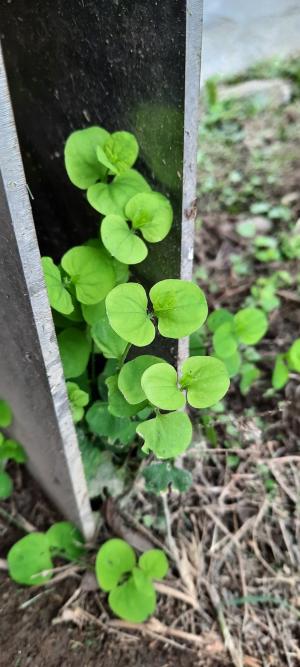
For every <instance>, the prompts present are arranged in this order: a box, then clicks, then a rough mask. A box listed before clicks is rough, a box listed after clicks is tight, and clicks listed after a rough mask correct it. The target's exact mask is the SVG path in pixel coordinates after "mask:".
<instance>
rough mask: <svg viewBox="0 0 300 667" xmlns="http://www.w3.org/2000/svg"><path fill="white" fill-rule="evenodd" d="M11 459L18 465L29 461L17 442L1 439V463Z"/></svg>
mask: <svg viewBox="0 0 300 667" xmlns="http://www.w3.org/2000/svg"><path fill="white" fill-rule="evenodd" d="M5 459H10V460H11V461H16V462H17V463H25V462H26V461H27V456H26V453H25V451H24V449H23V447H22V445H20V443H19V442H17V440H11V439H9V438H8V439H7V440H6V439H5V438H2V439H1V438H0V461H3V460H5Z"/></svg>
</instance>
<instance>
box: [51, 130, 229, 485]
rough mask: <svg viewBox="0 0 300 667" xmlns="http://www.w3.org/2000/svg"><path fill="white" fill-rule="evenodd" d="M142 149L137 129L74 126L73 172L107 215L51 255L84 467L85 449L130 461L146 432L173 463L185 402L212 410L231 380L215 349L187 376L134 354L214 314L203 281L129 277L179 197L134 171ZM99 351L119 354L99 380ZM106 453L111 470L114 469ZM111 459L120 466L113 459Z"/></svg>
mask: <svg viewBox="0 0 300 667" xmlns="http://www.w3.org/2000/svg"><path fill="white" fill-rule="evenodd" d="M138 151H139V147H138V144H137V141H136V139H135V137H134V136H133V135H132V134H131V133H129V132H114V133H112V134H110V133H108V132H107V131H106V130H104V129H103V128H99V127H92V128H87V129H84V130H78V131H76V132H73V134H71V136H70V137H69V139H68V140H67V142H66V146H65V164H66V170H67V173H68V175H69V178H70V180H71V181H72V183H73V184H74V185H75V186H77V187H79V188H81V189H83V190H86V191H87V193H86V194H87V201H88V202H89V203H90V205H91V206H92V207H93V208H94V209H95V210H96V211H98V213H100V214H101V219H100V230H99V237H98V238H95V239H90V240H87V242H86V243H85V244H84V245H81V246H76V247H74V248H70V249H69V250H68V251H67V252H66V253H65V254H64V256H63V257H62V259H61V262H60V264H59V265H58V266H56V265H55V264H54V262H53V261H52V259H51V258H49V257H44V258H43V267H44V273H45V280H46V284H47V289H48V293H49V299H50V303H51V306H52V309H53V312H54V320H55V323H56V330H57V339H58V345H59V349H60V354H61V359H62V363H63V369H64V375H65V378H66V379H67V380H68V383H67V389H68V395H69V400H70V405H71V409H72V414H73V418H74V421H75V422H78V423H80V427H81V428H82V431H83V438H85V440H83V439H82V442H84V447H83V449H84V456H83V461H84V465H85V457H86V460H87V461H89V462H90V461H91V460H92V459H93V452H92V448H94V449H95V448H97V449H98V453H99V454H101V450H103V449H108V450H109V451H110V452H112V455H113V457H115V458H114V460H115V461H116V463H118V462H119V463H120V462H122V452H125V451H126V450H128V448H129V447H136V435H139V436H140V437H142V438H143V440H144V445H143V447H142V455H145V454H147V453H148V452H153V453H154V454H155V455H156V457H157V458H159V459H165V460H171V461H172V460H173V459H174V458H175V457H176V456H177V455H178V454H181V453H183V452H184V451H185V449H186V448H187V447H188V446H189V444H190V442H191V437H192V425H191V421H190V419H189V417H188V415H187V414H186V412H183V408H184V406H185V404H186V400H187V402H188V403H189V404H190V405H191V406H193V407H198V408H204V407H207V406H209V405H213V403H215V402H216V401H218V400H219V399H221V398H222V397H223V396H224V394H225V393H226V391H227V390H228V386H229V378H228V373H227V371H226V368H225V365H224V364H223V362H221V361H220V360H216V359H214V358H212V357H204V356H200V355H198V356H194V357H192V358H191V359H189V360H187V361H186V362H185V363H184V365H183V368H182V371H181V373H180V374H179V376H178V375H177V372H176V370H175V368H173V367H172V366H171V365H170V364H167V363H166V362H165V360H164V359H163V358H158V357H153V356H152V355H148V354H141V355H140V356H136V357H135V358H134V359H132V360H130V361H128V360H127V357H128V354H129V351H130V348H131V346H133V345H134V346H135V347H136V348H144V347H145V346H147V345H149V344H150V343H152V342H153V341H154V339H155V337H156V334H157V332H159V334H160V335H161V336H162V337H165V338H171V339H172V338H173V339H178V338H181V337H183V336H188V335H190V334H193V332H195V331H196V330H198V329H199V328H200V327H201V326H202V325H203V324H204V322H205V320H206V318H207V313H208V309H207V303H206V299H205V296H204V294H203V292H202V290H201V289H200V288H199V287H198V286H197V285H195V284H194V283H192V282H189V281H185V280H178V279H172V278H169V279H166V280H161V281H159V282H157V283H156V284H155V285H153V286H152V287H151V289H150V290H149V293H147V292H146V290H145V288H144V287H143V286H142V285H140V284H139V283H137V282H133V278H132V276H131V277H130V280H129V265H134V264H137V263H139V262H142V261H143V260H144V259H145V257H146V256H147V254H148V253H149V252H151V244H152V243H158V242H159V241H161V240H162V239H164V238H165V237H166V236H167V234H168V233H169V231H170V228H171V225H172V220H173V212H172V206H171V204H170V202H169V200H168V199H167V198H166V197H165V196H164V195H162V194H161V193H159V192H153V191H152V190H151V188H150V186H149V185H148V183H147V182H146V181H145V179H144V178H143V176H142V175H141V174H139V172H138V171H136V170H135V169H134V168H133V166H134V163H135V161H136V159H137V156H138ZM128 280H129V282H128ZM100 355H102V358H103V357H104V358H105V359H107V360H108V361H107V362H106V364H105V367H104V369H103V371H102V373H100V375H99V376H98V378H97V368H98V367H99V359H101V357H100ZM88 442H89V445H87V443H88ZM137 453H138V457H139V456H140V455H141V454H140V453H139V452H137ZM101 460H102V463H101V465H100V467H101V466H102V465H104V466H105V465H106V466H107V465H108V461H105V462H104V463H103V457H101ZM109 465H110V466H111V470H112V471H113V469H114V468H113V465H114V461H113V460H110V463H109ZM90 467H91V466H90V463H88V464H86V465H85V468H86V469H90ZM171 467H172V466H171ZM169 472H170V471H169ZM175 477H176V475H175ZM177 478H178V475H177ZM93 479H94V482H95V476H94V478H93ZM173 481H174V480H173ZM94 482H93V493H94V492H95V483H94ZM168 483H169V482H168ZM107 484H108V486H109V480H107ZM181 486H182V485H181ZM102 489H103V478H102V476H101V475H100V477H99V491H100V492H102Z"/></svg>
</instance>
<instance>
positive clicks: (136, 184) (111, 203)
mask: <svg viewBox="0 0 300 667" xmlns="http://www.w3.org/2000/svg"><path fill="white" fill-rule="evenodd" d="M150 190H151V188H150V185H148V183H147V181H145V179H144V178H143V176H142V175H141V174H139V172H138V171H135V169H129V170H128V171H126V172H125V173H123V174H120V175H119V176H115V178H114V179H113V180H112V181H111V183H96V184H95V185H91V187H89V189H88V191H87V200H88V202H89V204H90V205H91V206H92V207H93V208H94V209H96V211H98V212H99V213H101V214H102V215H111V214H114V215H121V216H124V214H125V206H126V204H127V202H128V201H129V200H130V199H131V198H132V197H134V195H136V194H138V193H139V192H150Z"/></svg>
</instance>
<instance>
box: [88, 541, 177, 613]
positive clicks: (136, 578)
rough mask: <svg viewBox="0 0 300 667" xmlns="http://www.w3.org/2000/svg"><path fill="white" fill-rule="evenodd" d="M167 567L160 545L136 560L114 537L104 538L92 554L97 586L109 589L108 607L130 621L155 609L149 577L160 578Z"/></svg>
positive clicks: (123, 542)
mask: <svg viewBox="0 0 300 667" xmlns="http://www.w3.org/2000/svg"><path fill="white" fill-rule="evenodd" d="M167 571H168V561H167V558H166V556H165V554H164V552H163V551H161V550H160V549H150V550H149V551H146V552H145V553H144V554H142V556H140V558H139V560H138V563H137V560H136V555H135V552H134V550H133V549H132V547H131V546H130V545H129V544H127V542H125V541H124V540H120V539H117V538H115V539H111V540H108V541H107V542H105V544H104V545H103V546H102V547H101V548H100V549H99V551H98V554H97V558H96V577H97V580H98V583H99V586H100V588H102V590H104V591H106V592H109V598H108V602H109V606H110V608H111V609H112V611H113V612H114V613H115V614H116V615H117V616H119V617H120V618H122V619H124V620H126V621H130V622H132V623H142V622H143V621H145V620H146V619H147V618H148V616H150V615H151V614H152V613H153V612H154V611H155V607H156V594H155V589H154V586H153V583H152V579H162V578H163V577H165V575H166V574H167ZM124 577H126V580H125V581H123V580H124Z"/></svg>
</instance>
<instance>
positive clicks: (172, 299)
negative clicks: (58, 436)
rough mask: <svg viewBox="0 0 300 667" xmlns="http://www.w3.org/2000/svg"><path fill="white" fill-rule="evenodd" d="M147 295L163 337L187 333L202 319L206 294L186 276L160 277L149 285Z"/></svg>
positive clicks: (200, 323) (201, 321)
mask: <svg viewBox="0 0 300 667" xmlns="http://www.w3.org/2000/svg"><path fill="white" fill-rule="evenodd" d="M150 299H151V301H152V304H153V308H154V313H155V315H156V317H157V318H158V329H159V332H160V333H161V335H162V336H165V337H166V338H182V337H183V336H189V335H190V334H191V333H193V331H196V330H197V329H199V327H201V326H202V324H203V323H204V322H205V320H206V317H207V311H208V309H207V303H206V298H205V296H204V294H203V292H202V290H201V289H200V287H198V285H195V283H192V282H189V281H188V280H177V279H174V280H172V279H168V280H161V281H160V282H159V283H156V285H154V286H153V287H152V288H151V290H150Z"/></svg>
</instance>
